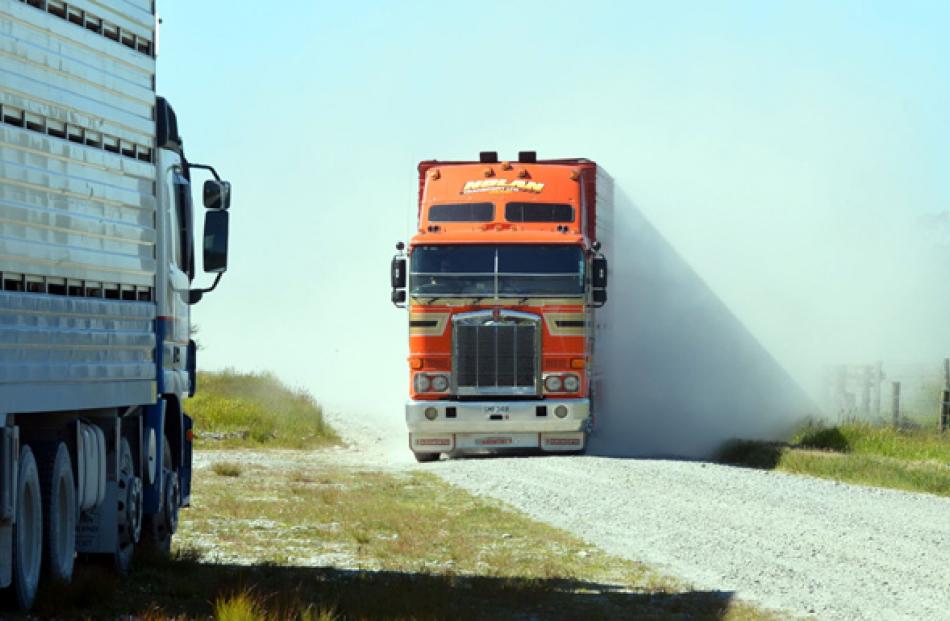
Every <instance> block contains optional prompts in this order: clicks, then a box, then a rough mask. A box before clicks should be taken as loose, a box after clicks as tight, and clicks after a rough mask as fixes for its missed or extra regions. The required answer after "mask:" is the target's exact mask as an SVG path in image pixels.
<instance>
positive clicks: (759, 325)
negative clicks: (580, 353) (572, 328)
mask: <svg viewBox="0 0 950 621" xmlns="http://www.w3.org/2000/svg"><path fill="white" fill-rule="evenodd" d="M839 215H840V214H839ZM876 215H877V216H878V217H877V219H874V218H868V217H865V218H864V219H863V220H862V219H860V218H854V219H847V218H842V220H843V222H844V223H843V225H842V226H840V227H837V228H834V227H832V228H824V229H823V228H822V227H821V226H818V225H819V224H820V223H821V222H822V221H823V220H824V219H825V218H826V217H827V213H825V212H823V211H822V210H821V208H819V209H812V210H803V214H802V218H803V219H804V220H805V221H810V222H812V223H813V226H805V227H803V228H802V229H801V230H793V231H786V232H784V233H783V232H777V233H776V234H774V235H773V236H771V237H770V238H769V239H768V240H767V241H763V240H761V239H759V240H752V241H751V242H750V241H748V240H747V238H748V236H750V235H752V234H753V229H752V228H751V227H750V228H749V229H745V230H743V229H741V228H740V229H738V230H736V229H735V228H731V227H728V226H723V227H719V228H718V229H717V230H708V231H706V234H707V235H708V236H710V237H712V238H714V239H717V240H719V241H720V242H721V243H722V244H724V245H726V244H732V245H735V244H743V243H746V244H749V245H750V246H751V247H754V248H758V249H760V252H761V254H760V256H761V259H760V260H759V261H758V262H755V263H753V262H750V263H748V264H747V265H744V266H743V265H741V264H738V265H737V264H735V263H733V265H732V266H731V267H732V270H731V271H730V270H728V269H724V267H723V265H721V264H717V263H716V262H715V261H713V262H710V263H708V264H707V263H704V264H701V265H699V266H695V265H692V264H691V263H690V262H688V261H687V260H686V259H685V258H684V257H683V256H682V255H681V254H680V253H679V252H678V250H677V248H676V247H674V245H672V244H671V243H670V241H668V240H667V239H666V238H665V236H664V235H663V234H662V233H661V232H660V231H659V230H658V229H657V228H656V227H655V226H654V225H653V224H652V223H651V221H650V220H649V219H648V218H647V216H646V215H645V214H644V211H643V210H642V209H641V208H640V206H639V205H637V204H636V202H635V201H633V200H631V198H630V197H629V196H627V195H625V194H624V192H623V191H622V190H620V189H619V187H618V188H616V189H615V191H614V192H613V214H612V218H611V220H612V223H611V225H610V227H609V231H608V232H607V233H606V238H605V239H604V245H605V249H606V251H607V253H608V255H609V257H610V259H611V283H610V301H609V303H608V305H607V307H606V308H604V309H603V310H602V311H601V312H600V314H599V316H598V321H597V324H598V344H597V355H596V360H595V366H596V368H597V369H598V374H599V378H598V379H597V381H596V382H595V391H596V399H597V403H598V424H597V427H598V429H599V433H597V434H596V435H595V437H594V438H593V440H592V444H591V446H592V450H593V451H594V452H597V453H600V454H608V455H676V456H683V457H705V456H708V455H709V454H710V453H711V452H713V451H715V450H716V448H717V447H719V446H720V445H721V443H722V442H723V441H725V440H728V439H732V438H749V439H753V438H754V439H784V438H787V436H788V433H789V431H790V430H791V429H792V428H793V427H794V426H795V425H796V424H798V423H800V421H801V420H802V419H803V418H806V417H826V418H827V417H833V416H834V412H831V411H829V408H828V404H829V402H828V400H827V399H826V397H827V393H826V389H827V369H828V368H829V366H830V365H833V364H837V363H843V362H861V363H868V362H871V361H874V360H885V361H887V363H894V365H895V366H896V365H897V364H900V363H905V362H908V361H910V362H926V363H928V364H931V365H934V366H935V365H936V364H937V362H938V360H939V359H940V358H941V357H942V352H943V351H946V348H947V347H948V346H950V334H948V332H950V330H948V326H950V321H947V319H946V318H947V316H948V313H947V311H948V310H950V295H948V292H947V288H946V287H941V286H940V285H939V283H940V282H941V281H942V279H943V278H945V275H946V273H947V265H948V264H947V260H948V259H950V256H948V254H950V252H948V246H947V244H946V240H945V239H944V238H945V237H946V231H939V230H935V228H934V227H933V226H930V225H928V226H923V227H922V226H919V223H920V222H921V220H920V219H919V218H917V219H915V218H914V217H912V216H902V215H900V214H895V215H893V216H891V217H887V218H884V217H882V216H881V214H880V213H878V214H876ZM925 222H927V223H929V222H930V221H929V220H926V221H925ZM674 224H678V223H674ZM672 228H674V229H675V228H676V227H675V226H674V227H672ZM805 232H807V234H805ZM770 248H774V249H780V250H781V252H780V253H778V254H776V253H769V249H770ZM769 263H771V264H774V265H776V266H778V267H777V268H776V273H777V277H778V278H781V280H780V281H779V283H778V288H780V290H781V292H782V295H783V299H784V300H786V301H787V302H788V305H789V307H790V308H792V309H794V311H792V310H788V309H781V308H780V307H779V306H778V305H777V303H776V300H775V299H774V296H773V295H772V291H773V289H768V288H764V287H761V284H760V283H761V280H759V279H757V276H760V274H761V271H762V264H769ZM707 276H712V277H714V278H715V282H716V285H715V286H712V285H710V284H708V283H707V281H706V277H707ZM773 286H774V283H773ZM725 294H729V296H730V297H731V300H727V299H725V298H724V297H722V296H723V295H725ZM730 302H731V303H730ZM740 313H741V315H740Z"/></svg>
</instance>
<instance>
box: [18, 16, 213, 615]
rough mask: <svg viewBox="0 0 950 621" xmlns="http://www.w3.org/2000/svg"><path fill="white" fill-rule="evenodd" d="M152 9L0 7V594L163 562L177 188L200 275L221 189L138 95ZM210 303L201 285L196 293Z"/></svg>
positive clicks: (176, 497)
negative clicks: (89, 572)
mask: <svg viewBox="0 0 950 621" xmlns="http://www.w3.org/2000/svg"><path fill="white" fill-rule="evenodd" d="M156 34H157V26H156V18H155V3H154V2H153V1H152V0H68V1H65V2H64V1H62V0H0V588H10V589H12V590H13V595H14V599H15V601H16V602H17V603H18V605H19V606H20V607H22V608H29V607H30V606H31V605H32V603H33V599H34V597H35V594H36V589H37V586H38V583H39V581H40V579H41V577H43V576H45V577H48V578H51V579H56V580H63V581H68V580H70V579H71V577H72V573H73V563H74V558H75V556H76V554H77V553H86V554H104V555H110V556H111V557H112V558H114V560H115V564H116V567H117V569H118V570H119V571H121V572H126V571H128V570H129V568H130V565H131V560H132V554H133V550H134V548H135V547H136V545H137V544H139V543H149V544H151V545H153V546H156V547H158V548H159V549H160V550H166V551H167V550H168V548H169V546H170V542H171V537H172V534H173V533H174V531H175V527H176V524H177V517H178V508H179V507H180V506H187V505H188V501H189V494H190V482H191V433H190V432H191V419H190V418H189V417H188V416H187V415H186V414H185V409H184V401H185V399H186V398H187V397H188V396H189V395H190V394H193V392H194V390H195V364H196V361H195V350H196V347H195V344H194V341H192V340H191V339H190V334H189V331H190V321H189V305H190V304H193V303H195V302H197V301H198V300H200V299H201V296H202V294H203V293H205V292H207V291H209V290H210V289H192V285H191V283H192V280H193V279H194V276H195V273H194V272H195V269H194V267H195V258H194V242H193V240H194V231H193V224H192V222H193V215H192V201H191V173H192V171H193V170H194V169H196V168H201V169H206V170H208V171H210V173H211V174H212V175H213V177H214V178H213V179H208V180H207V181H205V185H204V189H203V194H204V203H205V206H206V207H208V209H207V211H206V217H205V228H204V234H203V237H204V268H205V271H208V272H212V273H215V274H216V278H215V281H214V284H215V285H216V284H217V282H218V280H219V279H220V277H221V274H222V273H223V272H224V271H225V269H226V266H227V223H228V212H227V211H226V209H227V207H228V205H229V203H230V185H229V184H228V183H227V182H224V181H221V180H220V179H219V178H218V175H217V173H216V172H215V171H214V169H213V168H211V167H209V166H203V165H199V164H192V163H189V162H188V161H187V160H186V159H185V156H184V151H183V148H182V139H181V136H180V135H179V132H178V123H177V119H176V117H175V113H174V111H173V110H172V108H171V106H170V105H169V104H168V102H167V101H165V100H163V99H161V98H157V97H156V95H155V41H156ZM211 288H213V286H212V287H211Z"/></svg>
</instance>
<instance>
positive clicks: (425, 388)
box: [413, 373, 449, 392]
mask: <svg viewBox="0 0 950 621" xmlns="http://www.w3.org/2000/svg"><path fill="white" fill-rule="evenodd" d="M413 386H414V387H415V389H416V392H447V391H448V390H449V377H448V376H447V375H441V374H428V373H416V375H415V377H414V378H413Z"/></svg>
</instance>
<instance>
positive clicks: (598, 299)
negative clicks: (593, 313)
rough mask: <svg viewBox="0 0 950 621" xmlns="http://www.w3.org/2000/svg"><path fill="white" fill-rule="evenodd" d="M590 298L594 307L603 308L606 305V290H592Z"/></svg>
mask: <svg viewBox="0 0 950 621" xmlns="http://www.w3.org/2000/svg"><path fill="white" fill-rule="evenodd" d="M591 298H592V299H593V301H594V304H595V305H596V306H603V305H604V304H606V303H607V290H606V289H594V290H593V291H592V292H591Z"/></svg>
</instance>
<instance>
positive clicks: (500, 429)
mask: <svg viewBox="0 0 950 621" xmlns="http://www.w3.org/2000/svg"><path fill="white" fill-rule="evenodd" d="M429 408H434V409H435V412H436V415H435V418H433V419H431V420H430V419H429V418H428V417H426V415H425V412H426V410H427V409H429ZM560 408H563V409H560ZM559 411H560V412H562V413H564V416H558V415H557V413H558V412H559ZM430 413H431V411H430ZM590 424H591V418H590V400H589V399H545V400H537V401H408V402H407V403H406V425H407V427H408V428H409V448H410V449H412V450H413V451H414V452H416V453H444V452H449V451H454V450H484V449H505V448H540V449H543V450H546V451H578V450H581V449H583V448H584V444H585V442H586V438H587V432H588V431H589V427H590Z"/></svg>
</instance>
